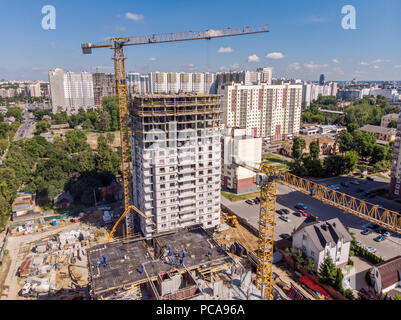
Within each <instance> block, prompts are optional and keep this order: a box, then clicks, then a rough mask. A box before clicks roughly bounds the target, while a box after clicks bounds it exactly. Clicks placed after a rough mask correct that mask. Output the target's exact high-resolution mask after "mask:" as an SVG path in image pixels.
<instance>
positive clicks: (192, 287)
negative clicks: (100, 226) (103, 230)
mask: <svg viewBox="0 0 401 320" xmlns="http://www.w3.org/2000/svg"><path fill="white" fill-rule="evenodd" d="M87 252H88V267H89V278H90V295H91V298H92V299H116V300H124V299H127V300H128V299H129V300H135V299H156V300H181V299H194V298H197V297H198V298H201V294H202V290H201V289H200V286H199V284H198V282H197V280H196V279H197V278H203V277H205V276H207V275H208V274H210V273H214V272H218V271H220V270H225V269H228V268H230V267H231V265H232V262H233V261H232V259H231V258H230V256H229V255H228V253H227V252H226V251H225V250H224V249H223V248H222V247H220V246H219V245H218V244H217V243H216V242H215V241H214V240H213V238H212V237H211V236H210V235H209V234H208V233H207V232H206V231H205V230H204V229H203V228H202V227H201V226H199V225H198V226H194V227H191V228H186V229H181V230H180V231H179V232H168V233H164V234H162V235H157V236H154V237H153V238H152V239H150V240H149V239H146V238H136V239H135V238H133V239H124V240H120V241H115V242H110V243H107V244H99V245H96V246H94V247H92V248H91V249H89V250H88V251H87Z"/></svg>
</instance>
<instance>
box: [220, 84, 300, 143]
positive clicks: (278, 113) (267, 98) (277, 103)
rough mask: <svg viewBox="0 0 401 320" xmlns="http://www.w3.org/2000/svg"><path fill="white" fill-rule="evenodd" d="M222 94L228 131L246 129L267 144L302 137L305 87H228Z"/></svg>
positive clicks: (221, 88)
mask: <svg viewBox="0 0 401 320" xmlns="http://www.w3.org/2000/svg"><path fill="white" fill-rule="evenodd" d="M219 92H220V93H221V94H222V95H223V97H224V98H223V100H222V109H223V119H224V120H223V121H224V125H225V127H226V128H230V127H240V128H245V129H246V135H249V136H253V137H263V138H266V140H267V142H275V141H283V140H287V139H292V138H293V137H294V136H296V135H298V134H299V130H300V122H301V104H302V85H295V84H290V83H283V84H277V85H269V84H260V85H249V86H247V85H243V84H235V83H231V84H228V85H227V84H226V85H222V86H220V88H219Z"/></svg>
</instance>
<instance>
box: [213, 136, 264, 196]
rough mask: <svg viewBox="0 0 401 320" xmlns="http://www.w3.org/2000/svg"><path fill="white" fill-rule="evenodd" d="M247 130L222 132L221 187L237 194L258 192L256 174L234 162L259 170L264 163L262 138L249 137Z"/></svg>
mask: <svg viewBox="0 0 401 320" xmlns="http://www.w3.org/2000/svg"><path fill="white" fill-rule="evenodd" d="M245 131H246V130H245V129H240V128H228V129H225V130H223V132H222V138H221V140H222V164H221V186H222V188H223V189H225V190H228V191H230V192H235V193H249V192H254V191H257V189H258V187H257V185H256V184H255V183H254V181H255V173H254V172H253V171H251V170H248V169H246V168H244V167H241V166H238V165H235V163H234V162H233V161H234V160H235V162H237V161H240V162H245V163H247V164H249V165H251V166H253V167H256V168H258V167H259V165H260V163H261V161H262V138H255V137H251V136H247V135H246V133H245Z"/></svg>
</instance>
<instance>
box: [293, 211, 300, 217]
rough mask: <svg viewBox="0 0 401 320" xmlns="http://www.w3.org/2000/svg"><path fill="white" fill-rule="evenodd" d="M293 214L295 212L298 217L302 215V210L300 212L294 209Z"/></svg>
mask: <svg viewBox="0 0 401 320" xmlns="http://www.w3.org/2000/svg"><path fill="white" fill-rule="evenodd" d="M293 214H294V215H295V216H297V217H302V214H301V212H299V211H294V212H293Z"/></svg>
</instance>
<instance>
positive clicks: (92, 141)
mask: <svg viewBox="0 0 401 320" xmlns="http://www.w3.org/2000/svg"><path fill="white" fill-rule="evenodd" d="M112 133H114V142H113V144H112V147H113V148H114V149H116V148H117V147H119V146H120V145H121V142H120V131H115V132H112ZM101 134H102V133H94V132H90V133H88V134H87V135H86V142H88V144H89V145H90V147H91V148H92V150H95V149H96V148H97V137H98V136H99V135H101ZM106 134H107V133H103V135H106Z"/></svg>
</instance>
